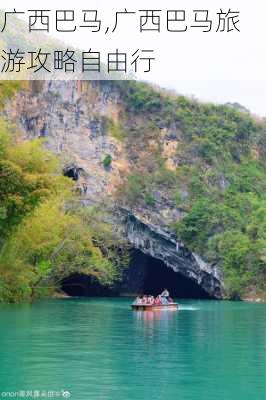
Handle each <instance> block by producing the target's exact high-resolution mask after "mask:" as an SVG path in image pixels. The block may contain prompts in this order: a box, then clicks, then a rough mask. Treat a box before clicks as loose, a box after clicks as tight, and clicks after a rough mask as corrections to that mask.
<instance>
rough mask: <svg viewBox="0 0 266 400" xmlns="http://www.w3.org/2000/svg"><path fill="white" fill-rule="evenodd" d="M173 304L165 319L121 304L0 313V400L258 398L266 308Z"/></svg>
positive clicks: (70, 303) (69, 304)
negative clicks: (36, 399) (35, 399)
mask: <svg viewBox="0 0 266 400" xmlns="http://www.w3.org/2000/svg"><path fill="white" fill-rule="evenodd" d="M179 302H180V304H181V308H180V311H164V312H133V311H131V309H130V303H131V299H122V298H120V299H119V298H117V299H113V298H97V299H96V298H87V299H66V300H47V301H42V302H39V303H36V304H33V305H20V306H14V305H12V306H1V307H0V324H1V325H0V329H1V330H0V399H1V398H11V396H12V398H14V396H16V398H20V399H21V398H33V395H35V396H36V397H34V398H64V397H65V398H71V399H74V400H212V399H215V400H264V399H266V305H265V304H249V303H244V302H243V303H242V302H219V301H192V300H180V301H179ZM26 391H28V392H30V391H35V393H33V392H32V393H31V396H30V393H28V395H29V396H28V397H26V395H27V393H26ZM17 392H18V393H17ZM51 392H52V393H51ZM41 395H42V397H41ZM18 396H20V397H18ZM48 396H49V397H48Z"/></svg>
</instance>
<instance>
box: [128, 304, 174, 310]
mask: <svg viewBox="0 0 266 400" xmlns="http://www.w3.org/2000/svg"><path fill="white" fill-rule="evenodd" d="M131 307H132V310H136V311H152V310H153V311H155V310H178V303H169V304H132V305H131Z"/></svg>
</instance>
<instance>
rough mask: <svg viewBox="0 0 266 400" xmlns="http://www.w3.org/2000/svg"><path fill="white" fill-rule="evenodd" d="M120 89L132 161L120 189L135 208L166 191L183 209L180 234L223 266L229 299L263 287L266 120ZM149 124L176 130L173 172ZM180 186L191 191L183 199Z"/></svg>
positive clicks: (139, 86)
mask: <svg viewBox="0 0 266 400" xmlns="http://www.w3.org/2000/svg"><path fill="white" fill-rule="evenodd" d="M118 87H119V90H120V92H121V96H122V98H123V100H124V103H125V110H126V112H127V113H129V118H128V121H127V122H126V123H125V124H126V127H127V129H125V130H124V131H125V132H126V134H127V141H128V143H130V145H131V150H129V154H130V155H131V157H133V161H134V163H132V166H133V168H132V172H131V174H130V176H128V178H127V183H126V185H125V186H124V188H121V192H122V194H123V196H124V199H126V201H127V202H128V203H129V204H130V205H131V206H132V207H134V206H135V205H136V204H138V205H141V206H142V207H145V206H146V207H156V206H157V207H160V204H157V205H156V202H155V200H154V196H153V194H154V193H156V192H159V193H164V195H165V196H166V197H168V199H169V201H172V206H173V207H177V208H180V209H182V210H183V211H186V214H185V217H184V218H183V219H182V220H181V221H178V222H176V221H172V225H173V227H174V228H175V229H176V232H177V235H178V237H179V238H180V239H181V240H182V241H183V242H185V244H186V245H187V246H188V247H189V248H190V249H192V250H193V251H196V252H197V253H198V254H201V255H202V256H203V257H204V258H205V259H206V260H207V261H208V262H210V263H211V264H213V265H219V266H220V267H221V269H222V271H223V273H224V278H225V284H226V294H227V295H228V296H230V297H233V298H237V297H239V296H241V295H243V293H244V292H245V291H246V290H247V289H248V288H252V287H256V288H259V289H261V290H266V225H265V219H266V203H265V193H266V169H265V167H266V157H265V155H266V140H265V138H266V123H265V121H263V120H258V119H256V118H254V117H252V116H251V115H250V113H248V112H247V110H245V112H243V111H242V109H240V108H239V107H238V109H236V107H232V106H231V105H224V106H223V105H214V104H202V103H199V102H198V101H196V100H194V99H188V98H186V97H183V96H174V95H172V94H169V93H167V92H166V91H159V90H156V89H154V88H152V87H151V86H149V85H146V84H144V83H135V82H123V83H118ZM132 126H133V127H134V128H133V129H132ZM151 126H153V130H152V131H153V132H156V131H157V130H158V129H162V128H163V129H166V130H168V131H170V132H171V131H172V129H173V131H175V132H178V133H177V134H176V136H174V138H173V139H172V140H175V141H177V142H178V146H177V149H176V159H177V160H178V164H177V166H176V170H175V171H169V170H168V169H167V168H166V167H165V162H164V161H165V160H164V157H163V156H162V150H161V146H160V143H161V139H160V135H157V136H156V135H154V136H153V140H155V142H156V143H157V147H156V152H155V153H156V154H155V153H154V152H151V151H149V149H148V147H147V142H148V141H149V140H150V139H151V128H150V127H151ZM140 127H141V128H140ZM172 127H174V128H172ZM134 131H138V137H139V143H138V141H137V140H136V136H135V135H134V134H132V133H134ZM145 146H146V147H145ZM128 149H129V147H128ZM141 152H142V153H141ZM144 153H145V154H146V156H145V157H144V156H143V154H144ZM139 154H141V156H139ZM143 159H144V162H143ZM147 166H148V167H147ZM180 188H185V191H186V192H187V193H188V196H185V198H182V195H181V192H180Z"/></svg>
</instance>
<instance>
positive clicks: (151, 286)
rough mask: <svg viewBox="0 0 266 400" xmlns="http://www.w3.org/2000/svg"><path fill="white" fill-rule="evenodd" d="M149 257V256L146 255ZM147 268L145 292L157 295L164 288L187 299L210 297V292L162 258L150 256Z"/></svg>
mask: <svg viewBox="0 0 266 400" xmlns="http://www.w3.org/2000/svg"><path fill="white" fill-rule="evenodd" d="M146 257H148V256H146ZM146 265H147V270H146V275H145V279H144V282H143V292H144V293H149V294H152V295H153V296H156V295H157V294H158V293H161V292H162V291H163V289H164V288H167V289H168V290H169V293H170V295H171V297H174V298H183V299H184V298H186V299H209V298H210V296H209V294H208V293H207V292H206V291H205V290H204V289H202V288H201V287H200V286H199V285H198V284H197V283H196V282H194V281H193V280H192V279H190V278H187V277H185V276H184V275H182V274H180V273H178V272H175V271H173V270H172V269H171V268H169V267H167V266H166V265H165V264H164V263H163V262H162V261H161V260H157V259H154V258H152V257H148V261H147V264H146Z"/></svg>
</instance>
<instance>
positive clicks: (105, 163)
mask: <svg viewBox="0 0 266 400" xmlns="http://www.w3.org/2000/svg"><path fill="white" fill-rule="evenodd" d="M111 164H112V156H111V155H110V154H107V155H106V156H105V157H104V159H103V166H104V168H106V169H108V168H109V167H110V166H111Z"/></svg>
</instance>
